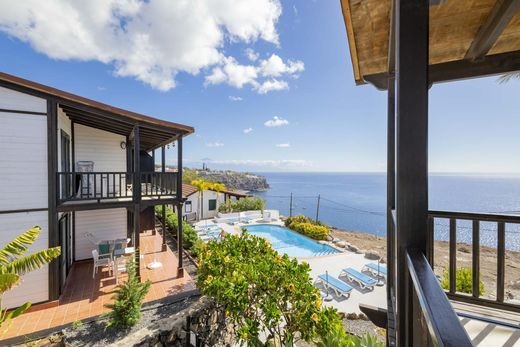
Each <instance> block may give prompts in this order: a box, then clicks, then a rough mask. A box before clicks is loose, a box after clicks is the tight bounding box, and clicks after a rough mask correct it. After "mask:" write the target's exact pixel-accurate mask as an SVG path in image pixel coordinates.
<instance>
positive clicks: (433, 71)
mask: <svg viewBox="0 0 520 347" xmlns="http://www.w3.org/2000/svg"><path fill="white" fill-rule="evenodd" d="M512 71H520V51H516V52H508V53H501V54H493V55H487V56H485V57H484V58H482V59H481V60H479V61H471V60H457V61H452V62H448V63H441V64H434V65H430V67H429V68H428V75H429V84H435V83H442V82H450V81H457V80H465V79H470V78H477V77H486V76H493V75H500V74H504V73H506V72H512ZM393 75H394V74H388V73H386V72H385V73H378V74H373V75H367V76H364V80H365V81H366V82H368V83H370V84H372V85H374V86H375V87H376V88H377V89H379V90H386V88H387V80H388V78H389V77H392V76H393Z"/></svg>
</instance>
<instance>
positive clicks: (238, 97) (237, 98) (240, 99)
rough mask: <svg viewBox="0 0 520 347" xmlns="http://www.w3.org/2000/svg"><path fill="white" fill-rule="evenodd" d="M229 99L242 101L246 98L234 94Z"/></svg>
mask: <svg viewBox="0 0 520 347" xmlns="http://www.w3.org/2000/svg"><path fill="white" fill-rule="evenodd" d="M229 100H231V101H242V100H244V99H242V98H241V97H240V96H233V95H230V96H229Z"/></svg>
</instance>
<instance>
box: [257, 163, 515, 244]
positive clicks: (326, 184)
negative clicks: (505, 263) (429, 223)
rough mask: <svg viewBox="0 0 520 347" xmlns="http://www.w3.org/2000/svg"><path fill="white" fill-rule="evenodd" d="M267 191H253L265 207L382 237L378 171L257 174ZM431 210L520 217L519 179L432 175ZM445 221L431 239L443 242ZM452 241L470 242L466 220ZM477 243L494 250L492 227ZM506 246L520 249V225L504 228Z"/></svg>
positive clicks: (382, 181) (382, 186)
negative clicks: (291, 212)
mask: <svg viewBox="0 0 520 347" xmlns="http://www.w3.org/2000/svg"><path fill="white" fill-rule="evenodd" d="M258 174H260V175H263V176H265V177H266V178H267V181H268V183H269V185H270V187H271V188H270V189H269V190H268V191H266V192H259V193H255V195H258V196H261V197H262V198H264V199H265V200H266V207H267V208H271V209H278V210H280V213H281V214H283V215H289V208H290V207H289V205H290V196H291V193H292V195H293V199H292V200H293V215H294V214H298V213H302V214H304V215H307V216H309V217H312V218H315V217H316V213H317V207H318V206H317V205H318V195H319V196H320V204H319V211H318V213H319V215H318V218H319V220H321V221H323V222H325V223H327V224H329V225H331V226H335V227H337V228H341V229H346V230H351V231H360V232H367V233H371V234H375V235H379V236H386V214H385V208H386V207H385V206H386V175H385V174H383V173H293V172H291V173H265V172H264V173H258ZM429 208H430V210H447V211H464V212H491V213H507V214H520V177H515V176H498V175H492V176H484V175H446V174H433V175H430V177H429ZM448 231H449V229H448V221H447V220H439V219H438V220H436V222H435V238H436V239H438V240H447V239H448ZM457 240H458V241H461V242H468V243H470V242H471V222H466V221H460V222H458V228H457ZM480 241H481V244H482V245H486V246H490V247H496V223H484V222H483V223H481V240H480ZM506 248H508V249H511V250H520V226H519V225H514V224H507V225H506Z"/></svg>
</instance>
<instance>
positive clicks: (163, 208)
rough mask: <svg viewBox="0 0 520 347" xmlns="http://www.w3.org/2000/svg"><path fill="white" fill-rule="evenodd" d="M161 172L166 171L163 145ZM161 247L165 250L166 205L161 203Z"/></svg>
mask: <svg viewBox="0 0 520 347" xmlns="http://www.w3.org/2000/svg"><path fill="white" fill-rule="evenodd" d="M161 172H162V173H163V175H164V173H165V172H166V148H165V147H164V146H162V147H161ZM161 217H162V218H161V222H162V248H161V250H162V251H163V252H166V205H164V204H163V205H162V216H161Z"/></svg>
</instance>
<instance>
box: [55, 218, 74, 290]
mask: <svg viewBox="0 0 520 347" xmlns="http://www.w3.org/2000/svg"><path fill="white" fill-rule="evenodd" d="M58 235H59V244H60V245H61V255H60V262H59V267H60V294H62V293H63V289H64V288H65V281H66V279H67V275H68V274H69V271H70V268H71V266H72V230H71V214H70V213H65V214H63V216H62V217H61V218H60V220H59V222H58Z"/></svg>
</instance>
